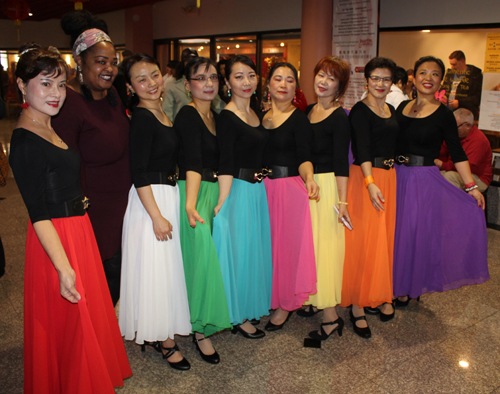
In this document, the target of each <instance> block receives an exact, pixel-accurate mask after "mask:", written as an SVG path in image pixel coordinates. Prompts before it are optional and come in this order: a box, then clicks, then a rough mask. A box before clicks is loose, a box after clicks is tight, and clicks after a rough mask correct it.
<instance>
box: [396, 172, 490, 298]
mask: <svg viewBox="0 0 500 394" xmlns="http://www.w3.org/2000/svg"><path fill="white" fill-rule="evenodd" d="M396 167H398V168H397V170H396V171H397V172H396V173H397V180H398V182H397V210H396V237H395V244H394V275H393V280H394V295H395V296H405V295H409V296H410V297H412V298H416V297H418V296H420V295H422V294H425V293H433V292H441V291H445V290H452V289H457V288H459V287H461V286H465V285H474V284H480V283H483V282H485V281H487V280H488V279H489V278H490V276H489V273H488V261H487V252H488V239H487V233H486V221H485V217H484V212H483V210H482V209H481V208H479V207H478V206H477V202H476V200H475V199H474V198H473V197H472V196H470V195H468V194H466V193H465V192H463V191H462V190H460V189H458V188H457V187H455V186H453V185H452V184H450V183H449V182H448V181H446V179H444V177H443V176H442V175H441V173H440V172H439V169H438V168H437V167H435V166H432V167H406V166H403V165H402V166H396Z"/></svg>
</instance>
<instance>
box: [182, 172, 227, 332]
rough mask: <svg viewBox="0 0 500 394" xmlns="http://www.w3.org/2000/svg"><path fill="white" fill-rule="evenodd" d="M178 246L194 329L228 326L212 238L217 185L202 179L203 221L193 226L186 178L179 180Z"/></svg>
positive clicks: (215, 329)
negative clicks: (179, 246)
mask: <svg viewBox="0 0 500 394" xmlns="http://www.w3.org/2000/svg"><path fill="white" fill-rule="evenodd" d="M179 192H180V200H181V207H180V208H181V226H180V227H181V230H180V231H181V248H182V258H183V260H184V275H185V277H186V288H187V293H188V301H189V311H190V314H191V324H192V326H193V331H194V332H199V333H202V334H204V335H205V336H207V337H208V336H209V335H212V334H214V333H216V332H219V331H222V330H224V329H227V328H231V323H230V319H229V311H228V306H227V300H226V293H225V290H224V282H223V280H222V273H221V268H220V264H219V259H218V257H217V251H216V250H215V246H214V242H213V240H212V228H213V219H214V208H215V206H216V205H217V200H218V199H219V185H218V184H217V183H211V182H203V181H202V182H201V185H200V191H199V193H198V201H197V203H196V210H197V211H198V213H199V214H200V216H201V217H202V218H203V220H204V221H205V223H204V224H201V223H198V222H197V223H196V227H195V228H192V227H191V226H190V225H189V221H188V218H187V215H186V210H185V206H186V181H179Z"/></svg>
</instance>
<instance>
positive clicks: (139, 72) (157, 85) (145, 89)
mask: <svg viewBox="0 0 500 394" xmlns="http://www.w3.org/2000/svg"><path fill="white" fill-rule="evenodd" d="M127 88H128V89H130V90H132V92H134V93H135V94H137V96H138V97H139V100H141V101H143V100H148V101H157V100H159V99H160V96H161V94H162V92H163V77H162V75H161V72H160V69H159V68H158V66H157V65H156V64H153V63H147V62H137V63H135V64H134V65H133V66H132V67H131V68H130V85H129V84H127Z"/></svg>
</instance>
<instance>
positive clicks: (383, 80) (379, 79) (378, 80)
mask: <svg viewBox="0 0 500 394" xmlns="http://www.w3.org/2000/svg"><path fill="white" fill-rule="evenodd" d="M369 78H370V79H371V80H372V81H373V82H375V83H379V82H380V81H382V82H383V83H384V84H386V83H392V78H390V77H386V78H380V77H379V76H377V75H370V77H369Z"/></svg>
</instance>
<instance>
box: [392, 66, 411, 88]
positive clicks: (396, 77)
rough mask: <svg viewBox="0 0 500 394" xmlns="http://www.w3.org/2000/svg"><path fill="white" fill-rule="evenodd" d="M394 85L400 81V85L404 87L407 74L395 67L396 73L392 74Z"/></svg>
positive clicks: (400, 68) (406, 81) (401, 68)
mask: <svg viewBox="0 0 500 394" xmlns="http://www.w3.org/2000/svg"><path fill="white" fill-rule="evenodd" d="M393 80H394V83H398V82H399V81H401V83H402V84H403V86H404V85H406V84H407V83H408V73H407V72H406V70H405V69H404V68H403V67H399V66H398V67H396V72H395V73H394V78H393Z"/></svg>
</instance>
